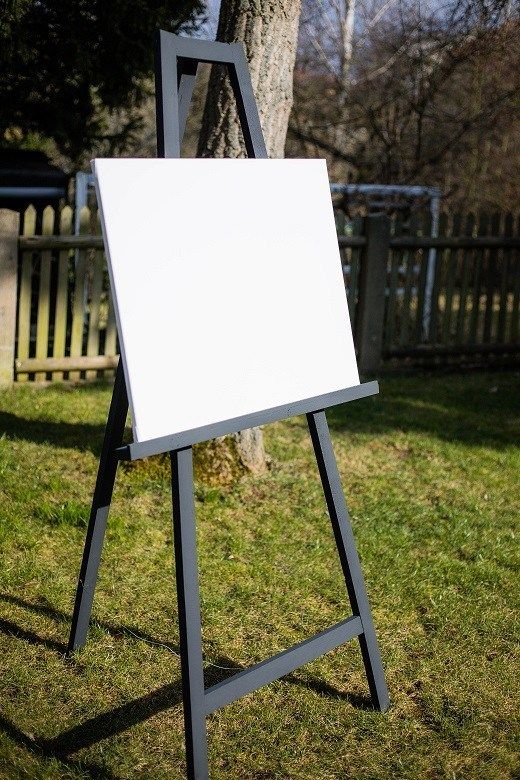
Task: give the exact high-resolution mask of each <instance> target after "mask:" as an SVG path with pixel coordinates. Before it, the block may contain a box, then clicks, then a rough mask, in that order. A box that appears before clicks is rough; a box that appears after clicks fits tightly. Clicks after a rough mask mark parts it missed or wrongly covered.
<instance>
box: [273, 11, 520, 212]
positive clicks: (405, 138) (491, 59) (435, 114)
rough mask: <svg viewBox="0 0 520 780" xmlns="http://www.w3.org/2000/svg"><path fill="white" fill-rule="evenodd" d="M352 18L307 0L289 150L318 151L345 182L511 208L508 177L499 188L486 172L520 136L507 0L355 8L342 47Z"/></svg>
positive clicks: (515, 23) (516, 41)
mask: <svg viewBox="0 0 520 780" xmlns="http://www.w3.org/2000/svg"><path fill="white" fill-rule="evenodd" d="M517 8H518V7H516V9H517ZM350 10H354V8H353V6H352V7H351V6H350V2H349V0H323V2H321V3H320V2H315V1H311V0H304V5H303V11H302V27H301V35H300V44H299V51H298V59H297V66H296V76H295V107H294V111H293V114H292V117H291V122H290V133H289V145H288V152H289V153H290V154H291V155H302V154H303V155H306V156H308V155H321V156H323V155H326V156H327V157H328V159H329V164H330V165H331V170H332V174H333V176H335V177H337V178H339V179H342V180H347V181H365V182H378V183H402V184H412V183H421V184H437V185H440V186H441V187H442V188H443V189H444V190H447V189H450V190H451V191H452V195H453V197H455V198H456V197H459V198H463V197H468V196H469V197H470V198H471V197H473V198H475V203H476V201H477V200H478V199H479V198H480V199H481V198H482V196H483V194H484V192H486V193H487V195H488V201H487V202H488V203H493V205H495V206H498V207H505V208H507V207H509V208H511V206H512V205H513V203H512V201H513V199H514V197H515V193H516V195H517V194H518V190H517V189H515V183H514V181H515V177H514V175H513V176H510V177H507V180H506V188H505V189H504V188H503V186H502V184H500V185H499V186H497V184H496V180H497V176H496V175H494V174H495V171H496V170H497V168H499V167H500V165H502V164H503V162H504V155H507V154H508V155H509V157H510V158H511V153H512V149H513V147H514V141H513V139H514V137H515V134H516V133H518V121H519V98H518V95H519V92H520V90H519V87H520V81H519V73H520V68H519V62H520V34H519V31H520V28H519V20H518V15H515V8H513V7H512V5H511V3H508V2H506V0H447V2H446V3H443V4H437V3H435V4H433V3H430V4H428V3H417V2H415V1H412V0H381V2H377V1H376V2H373V0H357V4H356V7H355V19H353V20H352V22H351V31H353V37H352V38H351V40H350V42H349V40H348V38H349V36H348V35H346V33H345V29H346V28H345V20H346V19H348V12H349V11H350ZM516 13H517V11H516ZM345 52H346V54H345ZM504 150H506V151H504ZM515 160H516V162H514V163H513V168H514V166H515V165H516V168H517V169H518V155H516V157H515ZM486 161H487V162H486ZM483 163H485V164H483ZM486 171H487V173H486ZM493 179H494V181H493ZM516 186H518V185H516ZM480 202H481V203H482V201H480ZM471 205H473V203H472V204H471Z"/></svg>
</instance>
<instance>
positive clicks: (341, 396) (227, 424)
mask: <svg viewBox="0 0 520 780" xmlns="http://www.w3.org/2000/svg"><path fill="white" fill-rule="evenodd" d="M377 393H379V384H378V383H377V382H363V383H362V384H360V385H356V386H355V387H346V388H344V389H343V390H336V391H334V392H333V393H325V394H324V395H317V396H314V397H313V398H306V399H304V400H302V401H295V402H294V403H290V404H283V405H282V406H275V407H273V408H271V409H264V410H263V411H261V412H255V413H254V414H245V415H242V416H241V417H233V418H232V419H230V420H223V421H222V422H218V423H213V424H211V425H204V426H202V427H200V428H192V429H191V430H189V431H181V432H180V433H174V434H172V435H171V436H161V437H159V438H157V439H150V440H149V441H142V442H132V443H131V444H126V445H125V446H124V447H118V448H117V449H116V456H117V458H118V459H119V460H139V458H148V457H150V456H151V455H160V454H162V453H164V452H172V450H181V449H183V448H184V447H191V446H192V445H193V444H199V443H200V442H203V441H209V440H210V439H216V438H218V437H219V436H228V435H229V434H231V433H237V432H238V431H244V430H246V429H247V428H255V427H257V426H258V425H265V424H266V423H272V422H277V421H278V420H286V419H288V418H289V417H296V416H297V415H299V414H308V413H309V412H317V411H320V410H322V409H329V408H330V407H331V406H338V405H339V404H343V403H347V402H348V401H356V400H358V399H359V398H367V397H368V396H371V395H377Z"/></svg>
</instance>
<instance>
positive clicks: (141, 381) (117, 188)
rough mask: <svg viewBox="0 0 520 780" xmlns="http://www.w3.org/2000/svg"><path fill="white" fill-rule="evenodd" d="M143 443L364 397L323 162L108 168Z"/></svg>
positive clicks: (120, 312)
mask: <svg viewBox="0 0 520 780" xmlns="http://www.w3.org/2000/svg"><path fill="white" fill-rule="evenodd" d="M94 171H95V176H96V186H97V194H98V202H99V204H100V208H101V215H102V226H103V235H104V240H105V247H106V250H107V256H108V261H109V273H110V281H111V287H112V291H113V295H114V297H115V306H116V317H117V326H118V332H119V339H120V345H121V352H122V357H123V365H124V371H125V378H126V383H127V389H128V393H129V400H130V408H131V414H132V422H133V426H134V436H135V440H136V441H139V442H142V441H147V440H149V439H154V438H156V437H160V436H167V435H170V434H174V433H178V432H180V431H186V430H190V429H192V428H197V427H200V426H204V425H208V424H211V423H217V422H222V421H224V420H228V419H232V418H234V417H238V416H241V415H245V414H249V413H253V412H259V411H262V410H264V409H269V408H272V407H275V406H281V405H283V404H286V403H291V402H295V401H300V400H303V399H306V398H311V397H313V396H317V395H322V394H325V393H329V392H333V391H335V390H340V389H343V388H346V387H352V386H354V385H358V384H359V376H358V370H357V365H356V358H355V354H354V347H353V342H352V333H351V328H350V319H349V314H348V308H347V300H346V294H345V287H344V283H343V275H342V271H341V261H340V256H339V251H338V242H337V237H336V229H335V224H334V216H333V211H332V203H331V197H330V190H329V180H328V176H327V169H326V163H325V161H323V160H247V159H246V160H242V159H240V160H230V159H225V160H210V159H200V160H192V159H189V160H188V159H167V160H165V159H159V160H145V159H139V160H132V159H117V160H110V159H108V160H107V159H104V160H95V163H94Z"/></svg>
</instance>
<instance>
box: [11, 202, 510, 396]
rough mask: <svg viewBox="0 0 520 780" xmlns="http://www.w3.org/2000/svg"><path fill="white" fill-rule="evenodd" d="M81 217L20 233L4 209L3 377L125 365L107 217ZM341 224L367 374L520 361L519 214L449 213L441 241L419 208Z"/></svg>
mask: <svg viewBox="0 0 520 780" xmlns="http://www.w3.org/2000/svg"><path fill="white" fill-rule="evenodd" d="M2 215H3V216H2ZM73 216H74V215H73V212H72V210H71V209H70V208H69V207H64V208H63V209H61V210H60V211H59V212H56V213H55V211H54V210H53V209H52V208H51V207H47V208H46V209H44V210H43V212H41V213H37V212H36V211H35V209H34V208H33V207H32V206H30V207H29V208H28V209H27V211H26V212H25V214H24V215H23V218H22V220H21V231H20V233H21V235H19V227H18V223H19V220H18V215H15V214H13V212H7V211H5V210H4V211H2V210H0V273H1V278H2V289H1V290H0V303H1V304H2V306H1V307H0V382H3V383H6V382H8V381H12V379H13V378H14V379H16V381H19V382H26V381H28V380H36V381H43V380H47V381H48V380H61V379H72V380H77V379H93V378H96V377H99V376H103V375H107V374H112V373H113V371H114V368H115V366H116V365H117V360H118V356H117V335H116V323H115V316H114V308H113V303H112V299H111V294H110V288H109V282H108V274H107V269H106V263H105V257H104V252H103V239H102V237H101V235H100V230H99V220H98V215H97V213H96V211H94V210H92V211H90V210H89V209H88V208H84V209H82V211H81V213H80V215H79V220H78V223H79V226H80V227H79V235H73V225H74V220H73ZM15 217H16V219H15ZM337 225H338V244H339V248H340V254H341V259H342V267H343V275H344V279H345V287H346V291H347V298H348V304H349V311H350V315H351V320H352V323H353V327H354V333H355V341H356V348H357V351H358V356H359V360H360V368H361V370H363V371H371V370H375V369H376V368H377V366H378V365H379V362H380V360H381V358H383V359H384V358H399V359H402V358H410V357H411V358H420V359H428V358H431V357H434V356H436V357H437V358H442V359H447V358H452V357H457V356H463V355H468V356H471V355H476V354H478V355H481V356H485V355H492V354H497V353H501V354H504V355H513V354H516V355H518V356H520V322H519V319H520V220H519V219H518V218H516V217H514V216H513V215H511V214H506V215H501V214H495V215H492V216H490V217H489V216H487V215H485V214H481V215H479V216H476V215H473V214H467V215H462V214H454V215H447V214H443V215H441V219H440V225H439V232H438V235H437V236H434V237H432V236H430V235H429V225H428V223H427V221H421V218H420V216H417V215H416V216H413V217H412V218H411V220H409V221H408V223H407V224H405V223H404V221H403V220H400V219H399V218H398V219H394V220H389V218H388V217H386V216H382V215H379V216H370V217H367V218H365V219H362V218H356V219H354V220H348V219H347V218H346V217H345V215H344V214H341V213H337ZM13 253H14V254H13ZM13 296H14V299H15V300H14V301H13V300H12V298H13ZM4 299H5V300H4Z"/></svg>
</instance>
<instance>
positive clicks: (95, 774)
mask: <svg viewBox="0 0 520 780" xmlns="http://www.w3.org/2000/svg"><path fill="white" fill-rule="evenodd" d="M0 731H3V732H4V734H7V736H8V737H9V738H10V739H11V740H12V741H13V742H16V744H17V745H19V746H20V747H23V748H25V749H26V750H28V751H30V752H31V753H34V754H35V755H36V756H39V757H40V758H47V759H56V760H58V761H60V762H61V763H62V764H64V765H65V766H67V767H68V768H69V769H73V770H74V769H77V770H80V771H81V772H82V773H83V774H84V775H85V774H86V775H88V777H90V778H92V780H119V779H118V778H117V777H116V775H113V774H111V773H110V772H109V771H108V770H107V769H105V767H102V766H99V765H98V764H92V763H90V762H89V763H85V762H84V761H70V760H68V759H67V758H66V757H64V756H63V755H60V754H58V753H56V752H55V751H54V750H53V749H52V747H49V745H48V743H47V744H46V743H45V742H40V741H38V739H36V738H32V736H29V735H28V734H26V733H25V732H24V731H22V730H21V729H19V728H18V726H16V725H15V724H14V723H13V722H12V721H11V720H9V718H6V717H5V716H4V715H2V714H1V713H0Z"/></svg>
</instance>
